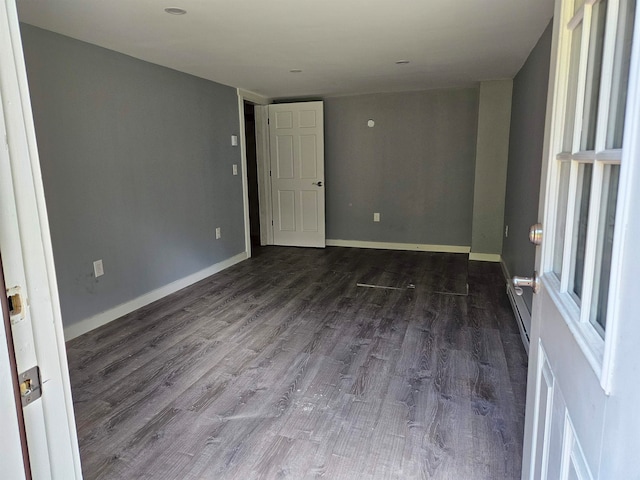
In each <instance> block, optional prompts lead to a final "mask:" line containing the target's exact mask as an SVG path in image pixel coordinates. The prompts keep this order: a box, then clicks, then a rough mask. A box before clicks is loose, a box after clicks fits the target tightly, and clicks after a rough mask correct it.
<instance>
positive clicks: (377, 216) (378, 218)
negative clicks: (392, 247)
mask: <svg viewBox="0 0 640 480" xmlns="http://www.w3.org/2000/svg"><path fill="white" fill-rule="evenodd" d="M373 221H374V222H379V221H380V214H379V213H374V214H373Z"/></svg>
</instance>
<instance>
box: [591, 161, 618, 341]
mask: <svg viewBox="0 0 640 480" xmlns="http://www.w3.org/2000/svg"><path fill="white" fill-rule="evenodd" d="M619 179H620V165H606V166H605V170H604V182H603V186H602V202H601V205H600V219H599V227H598V250H597V257H596V268H595V278H594V283H593V298H592V300H591V312H590V320H591V323H592V324H593V326H594V327H595V328H596V330H597V331H598V333H600V335H602V336H603V337H604V330H605V327H606V325H605V322H606V315H607V303H608V301H607V300H608V296H609V278H610V276H611V253H612V251H613V231H614V227H615V220H616V203H617V200H618V181H619Z"/></svg>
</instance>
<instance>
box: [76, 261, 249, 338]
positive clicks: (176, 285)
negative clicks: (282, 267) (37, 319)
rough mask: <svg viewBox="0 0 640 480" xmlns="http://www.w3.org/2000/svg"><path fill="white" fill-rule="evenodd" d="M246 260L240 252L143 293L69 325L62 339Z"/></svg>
mask: <svg viewBox="0 0 640 480" xmlns="http://www.w3.org/2000/svg"><path fill="white" fill-rule="evenodd" d="M247 258H248V256H247V252H242V253H240V254H238V255H236V256H234V257H231V258H229V259H227V260H223V261H222V262H219V263H216V264H214V265H211V266H210V267H208V268H205V269H204V270H200V271H199V272H196V273H193V274H191V275H189V276H187V277H184V278H181V279H179V280H176V281H175V282H171V283H169V284H168V285H165V286H164V287H160V288H157V289H155V290H153V291H151V292H149V293H145V294H144V295H141V296H139V297H137V298H134V299H133V300H129V301H128V302H125V303H122V304H120V305H118V306H117V307H113V308H111V309H109V310H107V311H105V312H102V313H99V314H97V315H94V316H93V317H89V318H86V319H84V320H81V321H79V322H77V323H74V324H72V325H69V326H68V327H65V328H64V339H65V341H68V340H71V339H72V338H76V337H79V336H80V335H83V334H85V333H87V332H90V331H91V330H93V329H96V328H98V327H101V326H102V325H106V324H107V323H109V322H112V321H114V320H115V319H117V318H120V317H122V316H123V315H126V314H127V313H131V312H133V311H134V310H137V309H138V308H142V307H144V306H145V305H149V304H150V303H152V302H155V301H156V300H160V299H161V298H163V297H166V296H167V295H170V294H172V293H175V292H177V291H178V290H181V289H183V288H185V287H188V286H189V285H193V284H194V283H196V282H199V281H200V280H203V279H205V278H207V277H210V276H211V275H213V274H215V273H218V272H221V271H222V270H225V269H227V268H229V267H231V266H233V265H235V264H237V263H240V262H242V261H243V260H246V259H247Z"/></svg>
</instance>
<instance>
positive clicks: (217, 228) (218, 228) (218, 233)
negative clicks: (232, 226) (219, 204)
mask: <svg viewBox="0 0 640 480" xmlns="http://www.w3.org/2000/svg"><path fill="white" fill-rule="evenodd" d="M221 236H222V233H221V232H220V227H216V240H217V239H219V238H220V237H221Z"/></svg>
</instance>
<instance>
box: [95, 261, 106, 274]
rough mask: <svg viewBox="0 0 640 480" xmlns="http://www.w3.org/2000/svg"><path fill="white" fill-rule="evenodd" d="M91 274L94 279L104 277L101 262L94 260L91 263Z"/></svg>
mask: <svg viewBox="0 0 640 480" xmlns="http://www.w3.org/2000/svg"><path fill="white" fill-rule="evenodd" d="M93 274H94V275H95V277H96V278H98V277H101V276H102V275H104V267H103V265H102V260H96V261H95V262H93Z"/></svg>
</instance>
